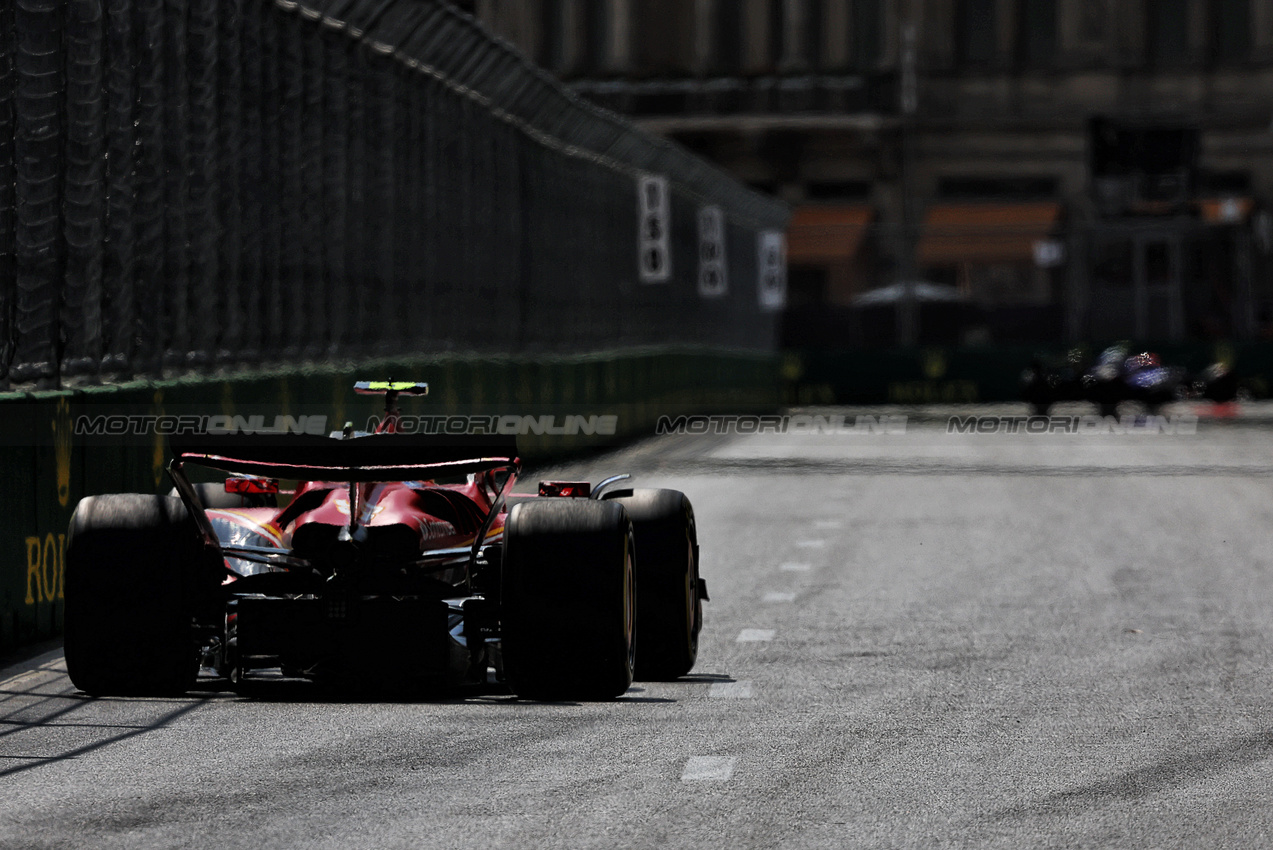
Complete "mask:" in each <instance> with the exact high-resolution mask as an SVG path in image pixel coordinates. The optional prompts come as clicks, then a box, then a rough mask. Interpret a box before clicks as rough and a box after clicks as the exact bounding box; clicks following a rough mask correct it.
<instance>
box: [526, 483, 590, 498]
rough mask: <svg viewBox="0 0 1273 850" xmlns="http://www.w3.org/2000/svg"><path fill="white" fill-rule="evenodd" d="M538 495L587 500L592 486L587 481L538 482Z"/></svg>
mask: <svg viewBox="0 0 1273 850" xmlns="http://www.w3.org/2000/svg"><path fill="white" fill-rule="evenodd" d="M539 495H541V496H560V497H563V498H570V497H573V498H587V497H588V496H590V495H592V485H591V484H589V483H588V482H587V481H540V482H539Z"/></svg>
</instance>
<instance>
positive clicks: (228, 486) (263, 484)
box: [225, 478, 278, 495]
mask: <svg viewBox="0 0 1273 850" xmlns="http://www.w3.org/2000/svg"><path fill="white" fill-rule="evenodd" d="M225 492H227V493H239V494H240V495H245V494H249V493H277V492H278V479H277V478H227V479H226V480H225Z"/></svg>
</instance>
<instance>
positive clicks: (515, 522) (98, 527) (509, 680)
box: [65, 383, 706, 699]
mask: <svg viewBox="0 0 1273 850" xmlns="http://www.w3.org/2000/svg"><path fill="white" fill-rule="evenodd" d="M359 387H360V390H361V391H363V392H383V393H384V394H385V395H386V398H387V405H386V413H387V415H386V417H385V419H384V420H383V421H382V423H381V426H380V429H379V431H378V432H377V433H374V434H360V433H356V432H353V431H352V430H350V429H346V430H345V431H344V432H342V433H340V434H337V435H333V436H332V437H330V438H329V437H320V436H314V435H305V434H277V435H274V434H271V435H261V434H257V435H243V434H231V435H203V436H198V437H192V438H191V437H181V438H178V437H176V436H174V437H173V438H172V440H171V444H172V450H173V455H174V457H173V460H172V462H171V464H170V466H169V472H170V475H171V477H172V479H173V482H174V484H175V488H174V494H173V495H168V496H157V495H142V494H113V495H104V496H93V497H89V498H86V499H84V500H82V501H81V502H80V504H79V505H78V506H77V508H76V510H75V513H74V515H73V517H72V520H71V528H70V534H69V537H68V543H67V572H66V636H65V644H66V661H67V669H68V672H69V674H70V677H71V680H72V682H74V684H75V685H76V686H77V687H79V688H81V689H82V690H84V691H86V692H88V693H91V694H171V693H179V692H182V691H185V690H186V689H188V688H190V687H191V686H192V685H193V684H194V682H195V679H196V677H197V675H198V673H199V670H200V668H201V667H203V668H205V669H211V670H212V671H215V672H216V673H217V674H219V675H220V676H221V677H223V678H224V680H225V682H227V683H229V684H231V685H233V686H235V687H236V688H240V689H242V688H245V687H248V686H249V685H250V684H251V683H253V682H254V681H258V680H259V679H261V678H262V677H278V676H283V677H294V678H305V679H313V680H316V681H321V682H329V683H334V684H338V685H350V686H355V687H362V688H366V687H370V688H374V689H390V690H403V689H414V688H421V687H423V688H437V687H453V686H458V685H474V686H482V685H484V684H485V683H487V681H488V676H489V675H490V671H492V670H493V671H494V674H495V676H496V677H497V678H498V679H499V680H502V681H504V682H506V684H507V686H508V688H509V689H510V690H511V691H512V692H513V693H515V694H517V695H519V696H522V697H526V698H533V699H610V698H614V697H617V696H619V695H621V694H623V693H624V692H625V691H626V690H627V689H628V687H629V686H630V685H631V683H632V681H633V678H634V677H636V678H640V679H668V678H676V677H678V676H681V675H684V674H685V673H687V672H689V670H690V669H691V668H692V667H693V665H694V663H695V660H696V656H697V647H698V635H699V632H700V630H701V628H702V601H703V600H704V599H706V586H705V584H704V582H703V581H702V579H701V578H700V577H699V574H698V542H697V531H696V528H695V524H694V513H693V509H692V507H691V505H690V503H689V500H688V499H687V498H686V497H685V496H684V494H682V493H680V492H678V491H673V490H641V489H637V490H632V489H614V485H615V484H618V483H619V482H620V481H621V480H622V479H623V478H625V477H626V476H616V477H615V478H613V479H609V480H607V481H605V482H602V483H601V484H600V485H598V486H597V487H595V488H594V487H592V486H591V485H590V484H589V483H588V482H543V483H542V484H541V486H540V488H539V492H538V493H537V494H534V496H533V497H525V496H519V495H518V496H515V495H513V486H514V482H515V481H516V480H517V476H518V473H519V472H520V470H521V461H520V459H519V458H518V455H517V449H516V444H515V440H514V439H513V438H511V437H499V436H489V437H488V436H477V437H463V438H454V437H421V436H417V435H407V434H398V433H395V423H396V422H397V421H398V419H397V417H398V414H397V407H396V398H397V396H398V395H399V394H400V393H423V392H424V386H423V385H418V384H380V385H377V384H370V383H365V384H360V385H359ZM190 468H204V469H211V470H215V471H217V472H219V473H221V474H222V475H223V476H224V475H227V474H228V476H229V477H228V478H225V479H224V482H221V481H218V482H212V483H208V482H204V483H194V482H192V481H191V480H190V477H189V474H188V469H190ZM280 480H289V481H297V482H298V483H297V484H296V486H295V488H294V490H292V491H291V499H290V500H289V501H287V503H286V505H284V506H282V507H279V506H278V504H277V501H278V493H279V492H280V488H279V481H280ZM510 496H511V497H512V498H511V501H513V502H515V504H512V506H511V508H510V507H509V502H510Z"/></svg>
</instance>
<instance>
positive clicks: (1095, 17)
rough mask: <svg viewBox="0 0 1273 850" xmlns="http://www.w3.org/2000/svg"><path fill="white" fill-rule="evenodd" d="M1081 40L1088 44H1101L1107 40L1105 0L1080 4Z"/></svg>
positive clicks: (1084, 1) (1086, 0)
mask: <svg viewBox="0 0 1273 850" xmlns="http://www.w3.org/2000/svg"><path fill="white" fill-rule="evenodd" d="M1079 39H1080V40H1081V41H1083V42H1085V43H1087V44H1099V43H1100V42H1102V41H1104V40H1105V0H1082V2H1080V4H1079Z"/></svg>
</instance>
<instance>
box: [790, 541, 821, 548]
mask: <svg viewBox="0 0 1273 850" xmlns="http://www.w3.org/2000/svg"><path fill="white" fill-rule="evenodd" d="M826 545H827V541H825V540H797V541H796V548H798V549H821V548H822V547H824V546H826Z"/></svg>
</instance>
